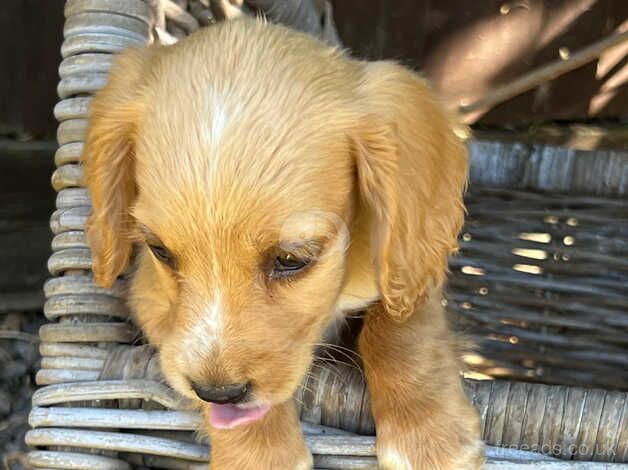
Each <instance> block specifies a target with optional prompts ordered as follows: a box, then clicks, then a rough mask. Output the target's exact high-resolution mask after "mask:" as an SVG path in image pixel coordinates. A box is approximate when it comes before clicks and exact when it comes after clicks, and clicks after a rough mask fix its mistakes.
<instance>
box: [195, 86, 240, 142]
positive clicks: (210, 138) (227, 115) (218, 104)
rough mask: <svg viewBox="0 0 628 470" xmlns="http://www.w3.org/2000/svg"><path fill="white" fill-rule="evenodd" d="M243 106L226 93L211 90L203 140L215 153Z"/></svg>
mask: <svg viewBox="0 0 628 470" xmlns="http://www.w3.org/2000/svg"><path fill="white" fill-rule="evenodd" d="M240 110H241V106H240V105H239V104H238V103H233V100H229V99H228V94H227V93H226V92H217V91H216V90H213V89H210V90H209V92H208V97H207V103H206V105H205V110H204V115H203V116H202V119H203V124H202V125H203V128H202V129H201V139H202V141H203V143H204V144H205V145H207V146H208V147H209V148H210V149H212V150H213V151H217V150H218V148H219V147H220V141H221V139H222V138H223V137H224V135H225V131H226V130H227V128H228V127H229V124H230V123H231V122H233V121H234V120H236V119H237V118H238V114H239V112H240Z"/></svg>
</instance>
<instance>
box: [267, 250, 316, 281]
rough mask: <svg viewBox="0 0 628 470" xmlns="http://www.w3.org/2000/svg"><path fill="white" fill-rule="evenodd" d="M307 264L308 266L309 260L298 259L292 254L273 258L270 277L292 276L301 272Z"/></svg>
mask: <svg viewBox="0 0 628 470" xmlns="http://www.w3.org/2000/svg"><path fill="white" fill-rule="evenodd" d="M308 264H310V260H309V259H299V258H297V257H296V256H294V255H293V254H290V253H284V254H281V255H278V256H277V257H276V258H275V261H274V262H273V268H272V269H273V272H272V275H273V276H274V277H287V276H292V275H294V274H297V273H299V272H301V271H303V270H304V269H305V268H306V267H307V266H308Z"/></svg>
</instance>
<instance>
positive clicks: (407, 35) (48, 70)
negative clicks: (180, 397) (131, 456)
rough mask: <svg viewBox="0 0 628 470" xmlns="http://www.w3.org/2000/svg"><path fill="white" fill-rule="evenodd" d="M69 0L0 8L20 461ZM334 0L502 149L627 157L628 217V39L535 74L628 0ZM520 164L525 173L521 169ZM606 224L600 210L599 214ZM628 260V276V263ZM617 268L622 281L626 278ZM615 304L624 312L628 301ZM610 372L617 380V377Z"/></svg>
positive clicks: (3, 248)
mask: <svg viewBox="0 0 628 470" xmlns="http://www.w3.org/2000/svg"><path fill="white" fill-rule="evenodd" d="M64 3H65V2H64V0H46V1H41V0H4V1H3V2H2V6H1V7H0V364H1V365H0V455H4V456H5V458H6V459H7V462H9V461H10V462H13V461H15V460H16V459H17V460H19V458H20V456H21V454H20V453H19V451H20V450H21V449H22V448H23V445H22V443H21V440H22V435H23V433H24V431H25V430H26V427H27V422H26V420H27V412H28V406H29V400H30V394H31V392H32V388H33V382H34V373H35V371H36V368H37V360H38V355H37V337H36V335H37V329H38V327H39V325H40V324H41V323H43V319H42V318H43V316H42V315H41V310H42V307H43V304H44V297H43V292H42V284H43V282H44V280H45V279H46V278H47V277H48V276H49V274H48V271H47V269H46V260H47V258H48V256H49V255H50V240H51V232H50V228H49V219H50V215H51V213H52V212H53V211H54V210H55V192H54V190H53V188H52V186H51V184H50V177H51V174H52V173H53V171H54V170H55V164H54V153H55V150H56V148H57V143H56V140H55V133H56V129H57V125H58V124H57V122H56V121H55V119H54V117H53V114H52V109H53V107H54V105H55V104H56V103H57V101H58V100H59V98H58V97H57V91H56V87H57V84H58V82H59V77H58V73H57V69H58V66H59V63H60V61H61V56H60V52H59V51H60V46H61V42H62V40H63V33H62V32H63V22H64V17H63V7H64ZM333 7H334V18H335V22H336V26H337V28H338V32H339V34H340V37H341V40H342V42H343V44H344V45H345V46H346V47H347V48H348V49H349V50H350V51H351V52H352V53H353V54H354V55H356V56H358V57H363V58H369V59H381V58H388V59H395V60H398V61H400V62H402V63H404V64H406V65H408V66H410V67H412V68H414V69H416V70H420V71H422V73H423V74H424V75H425V76H426V77H428V78H429V79H430V81H431V82H432V84H433V86H434V88H435V89H436V90H437V91H438V93H439V94H440V95H441V96H442V97H443V99H444V100H445V102H446V103H447V105H448V106H449V107H451V108H452V109H457V110H459V111H464V113H463V116H464V119H465V120H466V122H468V123H469V124H471V125H472V129H473V132H474V136H475V139H476V140H477V141H478V142H492V143H497V144H496V145H498V146H501V147H499V148H500V149H502V151H504V150H503V149H504V148H506V147H504V145H508V143H516V146H515V147H514V150H513V148H510V147H508V152H510V153H512V152H514V153H517V152H519V153H520V154H522V155H523V154H525V155H529V154H531V153H534V151H535V150H534V149H537V150H538V149H539V148H542V149H545V148H546V146H548V147H549V148H558V149H561V150H560V151H564V152H599V153H593V154H591V155H593V157H591V158H598V157H597V156H599V155H601V157H599V158H600V160H599V161H604V162H608V161H612V162H615V163H613V164H617V165H618V166H617V168H619V169H620V170H619V175H618V176H617V175H616V176H617V178H616V181H615V180H613V181H612V182H610V183H608V184H606V183H604V184H602V185H601V186H600V187H601V189H600V190H599V191H597V192H596V191H594V192H596V194H598V195H599V194H603V195H605V196H609V197H613V198H615V200H616V201H619V202H620V205H619V206H613V205H612V204H611V207H618V209H616V210H615V212H614V213H616V214H619V215H620V216H621V217H624V216H625V214H626V212H625V211H626V209H625V207H626V206H625V205H623V204H624V202H625V199H626V191H627V188H628V157H627V152H628V87H627V86H626V82H627V81H628V65H627V63H628V42H626V41H625V40H624V41H623V42H619V43H617V45H615V46H614V47H606V48H603V50H601V52H600V53H599V54H597V55H596V56H595V57H594V58H593V59H592V60H588V61H587V62H586V63H584V64H582V65H580V66H578V67H576V68H575V69H573V70H570V71H568V72H565V73H563V72H560V73H558V74H557V75H558V76H556V77H555V78H553V76H552V77H550V78H549V79H548V78H547V77H546V78H545V79H541V80H539V81H535V80H534V77H535V73H538V72H539V70H540V71H541V72H542V71H543V70H544V67H547V66H548V64H560V63H569V61H570V60H571V59H573V58H574V56H576V57H577V54H578V53H579V52H580V51H583V50H587V49H588V48H589V49H590V48H591V47H594V46H595V45H596V44H597V43H599V42H600V41H603V40H604V39H605V38H608V37H610V36H612V35H616V34H619V33H622V32H626V31H628V2H627V1H625V0H517V1H505V0H501V1H497V0H481V1H474V2H469V1H467V0H438V1H435V0H395V1H390V0H335V1H333ZM556 67H558V68H560V65H556ZM530 74H532V75H530ZM541 75H542V73H541ZM554 75H556V74H554ZM526 79H530V80H532V81H531V82H530V83H532V85H530V86H528V87H527V88H528V89H527V91H524V92H522V93H514V94H513V95H512V96H508V93H506V95H505V96H504V97H502V98H501V99H499V100H497V101H498V102H496V103H494V104H491V105H489V106H483V105H478V106H474V105H477V104H478V103H480V104H481V103H482V100H484V99H485V98H486V97H487V96H489V97H490V96H491V95H492V94H494V93H495V92H496V90H500V89H501V87H503V86H507V85H509V84H512V83H513V82H516V81H518V80H519V81H520V80H524V81H525V80H526ZM569 155H571V154H569ZM582 155H584V154H582ZM586 155H589V154H586ZM596 155H597V156H596ZM587 158H588V157H587ZM589 160H590V158H589ZM617 162H619V163H617ZM594 165H595V164H593V166H594ZM475 171H476V179H481V178H482V175H481V174H479V173H478V172H480V170H479V169H476V170H475ZM504 171H508V170H504ZM513 171H514V170H513ZM622 172H623V173H622ZM513 175H514V176H513ZM508 176H511V177H512V178H518V176H517V175H516V173H512V174H510V175H508V174H506V176H505V177H506V178H507V177H508ZM522 178H523V177H522ZM526 185H528V183H522V185H520V186H521V187H520V188H519V189H526ZM532 186H534V185H532ZM539 188H540V187H539V186H538V185H537V186H536V187H534V188H533V189H534V190H539ZM540 189H542V188H540ZM563 192H564V191H563ZM567 192H568V191H567ZM622 201H623V202H622ZM540 210H541V211H543V210H544V209H543V208H541V209H540ZM611 212H612V211H611ZM565 220H567V219H565ZM571 220H572V222H573V220H576V219H573V218H572V219H571ZM622 220H623V222H621V223H620V226H618V227H616V231H615V232H613V233H614V235H612V236H610V235H609V236H610V237H611V238H612V237H615V238H613V239H612V244H613V246H614V247H617V246H620V245H621V249H622V250H624V249H625V244H622V243H623V242H622V239H621V237H623V236H624V235H625V234H626V232H625V230H626V226H625V219H622ZM502 222H503V221H502ZM506 223H509V222H508V221H506ZM549 223H551V221H550V222H549ZM596 223H597V224H598V225H599V224H600V223H601V222H595V221H594V222H592V224H593V225H595V224H596ZM469 233H470V232H467V234H466V235H468V236H469V237H471V235H470V234H469ZM593 238H595V236H594V237H593ZM469 239H470V238H469ZM465 241H469V240H466V239H465ZM532 241H534V240H532ZM537 241H538V240H537ZM563 241H564V238H563ZM624 241H625V239H624ZM572 242H573V241H572ZM463 264H464V263H463ZM465 267H466V268H469V266H467V265H464V266H462V268H465ZM621 269H622V270H623V271H622V273H623V274H621V276H625V274H626V267H625V266H624V267H622V268H621ZM471 271H472V270H471ZM469 272H470V270H469V269H467V272H466V273H465V274H469ZM471 274H473V272H471ZM475 274H477V272H476V273H475ZM529 274H534V273H529ZM537 274H538V273H537ZM615 274H616V273H615ZM615 274H614V275H615ZM617 276H618V275H615V277H614V278H613V279H614V281H613V282H615V281H617V279H620V280H621V279H625V277H621V276H619V277H617ZM474 288H475V287H474ZM491 288H492V287H491ZM482 289H488V288H487V287H484V284H482V285H480V284H478V285H477V290H478V292H483V291H482ZM486 292H488V290H487V291H486ZM602 294H603V292H602ZM602 294H599V292H598V293H596V294H595V295H602ZM482 295H485V294H482ZM622 295H623V294H622ZM467 304H468V305H471V304H470V303H469V302H468V299H466V298H463V299H461V300H460V302H458V306H459V307H460V308H459V309H458V310H461V311H462V310H470V307H469V308H467ZM617 305H619V306H618V307H617ZM617 305H616V308H617V309H619V310H620V311H622V312H624V313H625V312H626V302H625V300H624V301H623V303H621V302H620V303H618V304H617ZM541 310H543V309H541ZM545 311H546V310H545ZM546 313H547V311H546ZM622 318H623V320H621V321H620V322H619V323H618V324H617V325H616V326H615V328H618V330H617V331H620V333H621V332H623V334H624V335H625V334H626V328H628V322H626V320H625V317H622ZM622 322H625V323H622ZM462 323H463V324H464V325H465V326H464V328H466V329H465V331H467V330H468V329H470V331H471V333H472V334H476V333H477V335H480V333H481V334H482V335H484V336H486V331H485V330H482V331H481V332H480V330H477V331H476V330H473V325H475V324H472V323H468V322H467V323H466V324H465V322H462ZM470 325H471V326H470ZM622 325H623V326H622ZM519 326H521V325H519ZM572 326H573V325H572ZM581 326H582V325H581ZM506 336H507V337H506V340H505V342H506V343H508V342H510V343H513V341H516V342H519V341H520V339H519V337H518V336H516V335H515V336H513V335H506ZM513 338H515V339H513ZM502 339H503V338H502ZM626 343H627V342H626V341H623V342H622V341H620V340H617V341H616V343H615V344H614V345H613V348H615V349H613V354H615V355H614V356H612V358H613V360H612V361H610V364H611V365H609V363H608V362H605V363H604V364H603V367H602V369H600V370H601V371H602V372H600V375H599V376H598V378H597V379H596V380H593V379H591V380H592V382H591V383H594V384H597V385H606V386H609V387H614V388H626V387H628V386H627V385H626V384H627V383H628V378H626V377H625V375H624V376H622V377H623V378H621V380H619V379H618V378H617V377H618V376H617V375H616V374H613V370H614V369H613V367H616V368H617V370H623V371H624V372H623V373H624V374H625V370H626V369H628V359H626V357H627V354H626V347H627V346H626ZM618 344H619V346H618ZM589 346H590V345H589ZM589 346H587V347H589ZM594 346H595V345H594ZM617 348H619V349H617ZM602 349H603V348H602ZM618 351H619V352H618ZM622 351H623V353H622ZM537 352H538V351H537ZM601 352H604V350H602V351H601ZM538 354H541V355H542V354H544V353H543V351H542V350H541V351H540V352H538ZM489 356H490V355H489ZM605 357H606V358H607V359H608V357H610V356H605ZM493 359H494V358H493ZM475 360H476V362H477V361H480V362H481V359H477V357H476V358H475ZM531 360H532V363H531V365H530V364H528V365H525V364H523V365H521V367H522V370H523V369H525V371H523V372H521V371H520V373H519V375H517V371H516V370H515V369H510V370H509V371H506V372H504V371H503V370H502V371H501V373H502V374H503V375H505V376H515V377H519V376H525V375H526V374H527V371H528V370H532V371H537V372H538V366H537V365H536V364H535V363H534V361H535V360H536V359H534V358H533V359H531ZM491 364H492V365H491V367H489V368H486V367H485V368H479V369H482V370H481V372H482V373H484V374H489V375H491V374H492V373H494V375H500V369H499V364H496V363H494V362H491ZM513 370H514V372H513ZM491 371H492V372H491ZM537 372H535V373H534V374H533V375H534V377H536V378H537V379H540V380H541V381H547V382H550V383H556V382H560V380H558V379H556V378H555V377H554V378H552V377H551V376H548V377H546V379H545V380H543V374H542V373H540V372H539V373H537ZM535 374H536V375H535ZM602 375H604V376H606V377H611V376H613V375H615V378H614V379H611V378H609V379H608V380H606V379H603V378H600V377H601V376H602ZM519 378H520V377H519ZM574 380H576V382H577V379H574V378H573V377H571V378H570V379H568V380H567V379H565V381H566V382H569V381H571V382H573V381H574ZM583 380H585V379H584V378H583ZM587 380H588V379H587ZM7 456H8V457H7Z"/></svg>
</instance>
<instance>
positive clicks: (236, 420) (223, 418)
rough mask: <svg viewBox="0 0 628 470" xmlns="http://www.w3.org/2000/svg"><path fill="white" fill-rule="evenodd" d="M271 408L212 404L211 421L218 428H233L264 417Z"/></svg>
mask: <svg viewBox="0 0 628 470" xmlns="http://www.w3.org/2000/svg"><path fill="white" fill-rule="evenodd" d="M268 410H270V406H268V405H263V406H256V407H254V408H240V407H239V406H237V405H231V404H229V405H215V404H213V405H211V407H210V410H209V423H210V424H211V425H212V426H213V427H215V428H217V429H231V428H235V427H236V426H239V425H241V424H247V423H252V422H253V421H257V420H259V419H262V418H263V417H264V415H265V414H266V413H267V412H268Z"/></svg>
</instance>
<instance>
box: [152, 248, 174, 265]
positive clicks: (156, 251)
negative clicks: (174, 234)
mask: <svg viewBox="0 0 628 470" xmlns="http://www.w3.org/2000/svg"><path fill="white" fill-rule="evenodd" d="M148 248H149V249H150V251H151V252H152V253H153V255H154V256H155V258H157V259H158V260H159V261H161V262H162V263H164V264H166V265H168V266H169V267H171V268H172V269H175V262H174V257H173V256H172V253H170V251H168V249H167V248H166V247H164V246H161V245H148Z"/></svg>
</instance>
